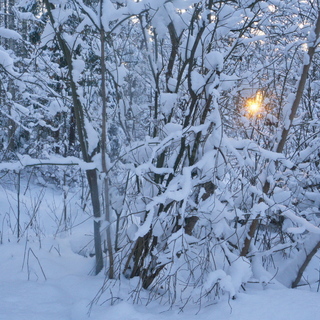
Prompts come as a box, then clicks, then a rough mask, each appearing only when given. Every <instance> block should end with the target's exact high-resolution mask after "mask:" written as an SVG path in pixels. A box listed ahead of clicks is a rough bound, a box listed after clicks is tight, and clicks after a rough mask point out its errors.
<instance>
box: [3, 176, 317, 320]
mask: <svg viewBox="0 0 320 320" xmlns="http://www.w3.org/2000/svg"><path fill="white" fill-rule="evenodd" d="M0 182H1V188H0V191H1V192H0V207H1V211H0V218H1V224H0V226H1V230H0V320H24V319H28V320H83V319H94V320H104V319H108V320H165V319H170V320H196V319H197V320H199V319H201V320H212V319H214V320H251V319H252V320H257V319H259V320H270V319H272V320H282V319H290V320H309V319H310V320H315V319H319V314H320V303H319V301H320V299H319V298H320V293H318V292H315V291H316V288H313V289H312V290H310V289H309V287H308V286H305V287H303V288H300V289H287V288H285V287H284V286H282V285H281V284H279V283H278V282H277V281H276V280H270V281H267V282H268V284H266V283H264V282H260V283H259V282H258V281H253V282H254V283H248V284H247V285H246V286H245V290H241V292H238V293H236V299H235V300H231V299H229V297H228V295H227V294H226V295H224V296H223V297H222V298H221V300H220V301H219V302H218V303H214V304H208V305H207V306H205V305H203V306H202V307H201V308H200V307H199V305H187V306H185V307H184V308H183V310H182V311H181V309H180V308H179V307H181V305H180V306H172V308H170V306H168V305H160V304H159V303H158V302H156V301H154V302H151V303H149V304H148V305H147V306H146V305H145V304H144V302H145V301H144V300H143V299H144V297H147V294H148V293H147V292H143V293H142V295H141V297H142V299H141V304H133V303H132V302H131V301H130V300H129V295H130V292H131V293H132V291H133V290H134V289H135V285H136V279H132V280H130V281H129V280H127V279H122V281H121V286H120V285H119V282H116V283H114V284H113V285H111V286H110V288H108V289H107V290H106V293H105V295H104V296H102V298H101V299H100V300H99V302H98V303H97V304H94V305H93V308H92V309H91V313H90V317H89V315H88V311H89V306H90V303H91V301H92V300H93V299H94V297H95V296H96V294H97V293H98V291H99V289H100V288H101V287H102V286H103V283H104V280H105V277H104V274H103V272H102V273H101V274H99V275H98V276H93V275H91V274H92V270H93V266H94V258H90V257H85V256H83V255H80V254H79V251H80V249H81V248H83V246H85V245H86V244H87V243H88V242H90V240H91V239H92V220H91V219H90V218H89V219H88V215H87V214H84V213H81V210H78V211H77V215H78V216H77V221H74V225H73V228H72V231H65V232H59V233H58V232H56V231H57V230H56V229H57V225H55V222H54V221H53V219H52V215H53V211H55V214H57V215H59V214H60V213H61V212H62V210H61V209H62V204H61V203H60V198H59V196H61V192H60V191H59V190H58V189H56V188H55V187H54V186H51V185H48V184H47V185H46V192H45V195H44V198H43V201H42V205H41V206H40V209H39V212H38V216H37V218H36V220H35V221H34V222H35V223H38V224H39V225H41V226H42V232H41V235H36V234H34V232H33V231H32V230H31V229H30V231H26V232H24V234H23V236H22V237H21V240H20V241H19V242H18V241H17V239H16V236H15V235H14V234H12V233H11V234H10V228H7V229H6V224H5V223H4V221H5V220H6V219H8V217H9V216H11V218H10V219H11V223H12V225H14V219H15V214H13V213H12V211H14V210H15V200H14V197H15V191H14V188H13V187H8V186H7V185H5V184H4V182H3V180H1V181H0ZM27 187H28V189H26V190H30V193H29V191H28V192H26V193H25V195H23V196H22V195H21V202H22V203H23V204H24V206H22V207H21V209H22V221H21V224H23V223H24V220H26V221H27V222H28V219H25V218H24V217H25V215H26V212H23V210H24V208H27V207H30V206H32V199H34V198H35V195H36V193H37V192H40V191H41V190H42V186H40V185H39V182H38V184H37V183H32V185H31V186H29V185H27V184H26V182H24V181H22V186H21V191H23V190H25V188H27ZM29 187H30V188H29ZM59 193H60V195H59ZM28 195H29V196H28ZM70 197H71V198H72V199H73V197H74V195H73V194H70ZM72 201H74V200H72ZM9 202H10V203H9ZM54 202H56V203H55V206H53V205H51V204H52V203H54ZM70 206H71V205H70ZM76 207H77V206H75V205H74V204H73V205H72V206H71V208H73V209H72V210H75V209H74V208H76ZM50 208H51V209H50ZM80 222H82V223H80ZM79 223H80V224H79ZM316 267H317V268H319V265H317V264H315V265H313V266H312V269H314V268H316ZM248 272H249V273H250V270H248ZM256 273H257V272H256ZM212 276H214V274H213V275H212ZM209 280H210V279H209ZM226 280H227V278H226ZM239 281H240V282H241V281H242V280H241V279H239ZM226 284H228V283H227V282H226ZM109 289H111V290H112V296H113V298H114V301H115V303H114V305H111V304H110V301H111V300H108V299H109V298H110V297H111V296H110V293H109Z"/></svg>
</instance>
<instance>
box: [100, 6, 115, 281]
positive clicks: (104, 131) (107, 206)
mask: <svg viewBox="0 0 320 320" xmlns="http://www.w3.org/2000/svg"><path fill="white" fill-rule="evenodd" d="M102 5H103V1H102V0H101V2H100V14H102ZM101 18H102V17H101V16H100V45H101V57H100V67H101V99H102V137H101V159H102V173H103V190H104V194H103V196H104V202H105V203H104V215H105V219H106V221H107V222H109V225H108V226H107V229H106V237H107V248H108V253H109V278H110V279H113V278H114V258H113V250H112V241H111V225H110V222H111V219H110V200H109V181H108V180H109V179H108V170H107V159H106V154H107V93H106V64H105V32H104V28H103V24H102V20H101Z"/></svg>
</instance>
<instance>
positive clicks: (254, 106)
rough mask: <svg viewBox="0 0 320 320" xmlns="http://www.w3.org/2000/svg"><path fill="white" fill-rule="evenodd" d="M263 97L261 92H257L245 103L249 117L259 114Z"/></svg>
mask: <svg viewBox="0 0 320 320" xmlns="http://www.w3.org/2000/svg"><path fill="white" fill-rule="evenodd" d="M262 102H263V95H262V92H261V91H257V93H256V95H255V96H254V97H252V98H249V99H248V100H247V102H246V109H247V112H248V114H249V116H250V117H253V116H255V115H257V114H259V113H260V111H261V108H262Z"/></svg>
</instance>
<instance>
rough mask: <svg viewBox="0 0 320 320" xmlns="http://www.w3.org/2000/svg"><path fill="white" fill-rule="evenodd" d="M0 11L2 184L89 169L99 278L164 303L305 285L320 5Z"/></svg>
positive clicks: (316, 232) (32, 5) (77, 0)
mask: <svg viewBox="0 0 320 320" xmlns="http://www.w3.org/2000/svg"><path fill="white" fill-rule="evenodd" d="M0 10H1V12H0V19H1V20H0V24H1V27H0V41H1V46H0V68H1V73H0V90H1V92H0V94H1V95H0V104H1V117H0V121H1V126H2V130H1V147H2V148H1V159H2V164H1V169H2V170H11V169H12V168H13V164H15V163H18V164H19V165H20V167H21V166H22V167H23V166H24V165H36V164H39V163H40V162H42V164H43V163H47V164H49V163H52V166H53V165H54V164H60V165H62V164H64V165H67V164H75V163H78V164H79V165H80V168H81V169H82V171H83V172H85V174H86V183H87V185H88V187H89V193H90V199H91V202H90V206H91V208H92V215H93V217H94V219H93V220H94V222H93V223H94V243H95V244H94V254H95V258H96V267H95V273H96V274H98V273H99V272H101V270H103V269H104V270H105V272H106V274H107V278H108V279H120V278H121V277H122V276H125V277H126V278H134V277H137V279H139V281H138V282H137V283H138V284H137V289H138V290H137V291H135V293H137V292H139V289H141V288H144V289H148V290H149V291H150V297H151V298H161V299H165V300H166V301H169V302H170V303H174V302H175V301H176V300H181V301H183V302H184V303H186V302H187V301H189V300H193V301H195V302H198V303H201V301H202V299H207V298H208V299H215V298H217V297H219V295H220V294H221V293H222V292H227V293H228V294H230V296H235V295H236V293H237V292H238V290H239V289H240V288H241V286H242V285H243V284H245V283H246V282H247V281H248V280H249V279H250V278H251V277H252V276H253V277H254V278H257V279H258V280H259V274H260V273H261V270H262V269H264V270H266V271H268V272H270V275H273V276H275V277H276V278H277V279H278V280H279V281H281V282H283V283H284V284H286V285H287V286H291V287H296V286H298V285H299V283H300V282H301V279H302V276H303V272H304V270H305V268H306V267H307V265H308V263H309V262H310V260H311V259H312V258H313V257H314V255H315V254H316V252H317V249H318V248H319V247H320V229H319V228H318V226H319V223H320V221H319V219H320V197H319V191H320V188H319V187H320V173H319V166H320V157H319V156H320V154H319V150H320V149H319V146H320V134H319V132H320V131H319V128H320V127H319V126H320V124H319V115H320V105H319V102H320V96H319V88H320V75H319V70H320V69H319V65H318V64H319V61H320V60H319V51H318V43H319V32H320V7H319V3H318V1H316V0H305V1H301V0H300V1H298V0H297V1H295V0H283V1H277V0H267V1H261V0H237V1H235V0H227V1H216V0H207V1H176V0H174V1H153V0H146V1H131V0H124V1H122V0H121V1H110V0H93V1H86V0H54V1H50V0H43V1H41V0H29V1H20V2H19V1H14V0H3V1H1V2H0ZM77 158H78V159H79V160H76V159H77ZM40 160H41V161H40ZM68 168H71V167H68ZM72 168H73V169H72V170H77V169H75V168H74V166H73V167H72ZM51 170H53V169H51ZM70 170H71V169H70ZM64 183H67V182H66V180H65V181H64ZM76 183H79V182H76ZM17 223H18V222H17ZM19 228H20V226H19V224H18V226H17V233H18V237H19V236H20V235H19ZM270 278H271V277H270ZM106 286H108V280H107V281H106ZM133 298H134V299H137V296H134V297H133Z"/></svg>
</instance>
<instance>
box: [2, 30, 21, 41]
mask: <svg viewBox="0 0 320 320" xmlns="http://www.w3.org/2000/svg"><path fill="white" fill-rule="evenodd" d="M0 37H3V38H7V39H13V40H20V39H22V37H21V35H20V34H19V33H18V32H16V31H14V30H11V29H7V28H2V27H1V28H0Z"/></svg>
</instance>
